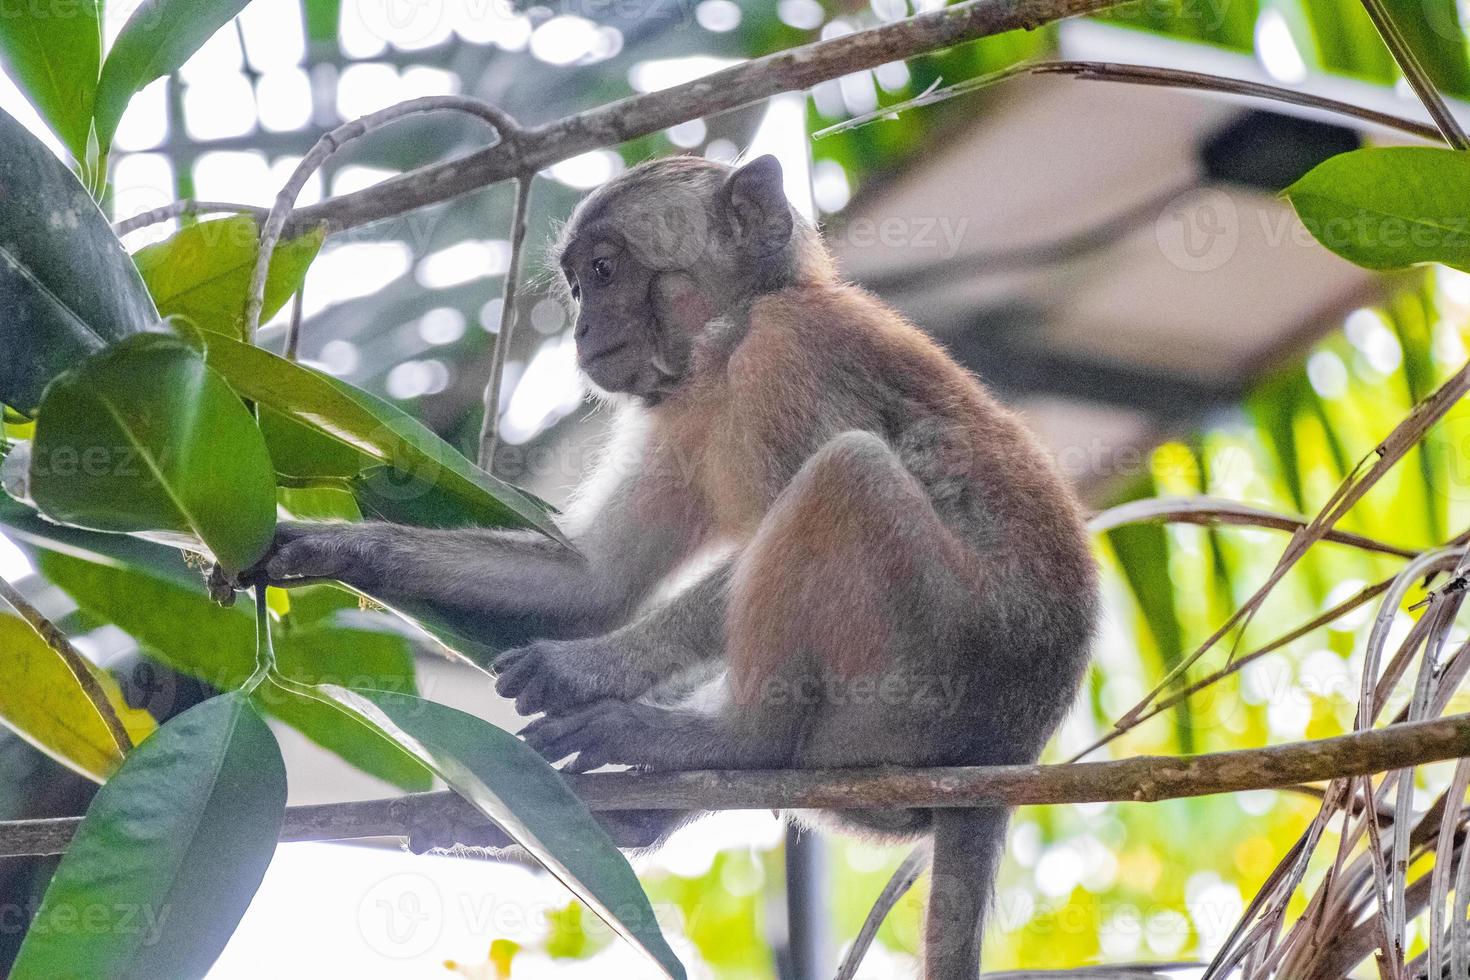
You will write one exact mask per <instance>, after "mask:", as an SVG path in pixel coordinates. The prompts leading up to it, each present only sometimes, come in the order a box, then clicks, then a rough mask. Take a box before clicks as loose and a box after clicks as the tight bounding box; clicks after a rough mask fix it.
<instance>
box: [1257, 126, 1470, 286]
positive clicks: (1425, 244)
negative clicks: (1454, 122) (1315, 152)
mask: <svg viewBox="0 0 1470 980" xmlns="http://www.w3.org/2000/svg"><path fill="white" fill-rule="evenodd" d="M1285 193H1286V196H1287V197H1288V198H1289V199H1290V200H1291V203H1292V206H1293V207H1295V208H1296V211H1297V214H1298V215H1299V216H1300V217H1301V219H1302V223H1303V224H1304V225H1306V227H1307V230H1308V231H1310V232H1311V233H1312V236H1313V237H1314V238H1316V239H1317V241H1319V242H1321V243H1322V244H1323V245H1324V246H1326V247H1327V248H1328V249H1330V250H1332V251H1333V252H1336V253H1337V254H1338V255H1341V256H1342V257H1343V258H1345V259H1347V260H1348V261H1350V262H1354V263H1357V264H1358V265H1361V266H1365V267H1367V268H1369V269H1403V268H1407V267H1409V266H1411V265H1418V264H1421V263H1425V262H1442V263H1444V264H1445V265H1448V266H1452V267H1454V268H1456V269H1460V270H1462V271H1470V154H1465V153H1460V152H1458V151H1456V150H1446V149H1439V148H1436V147H1428V146H1394V147H1370V148H1367V149H1362V150H1353V151H1352V152H1350V153H1342V154H1339V155H1337V156H1335V157H1331V158H1329V159H1327V160H1324V161H1323V162H1322V163H1320V164H1318V165H1317V166H1316V167H1313V168H1312V170H1311V171H1310V172H1309V173H1308V174H1307V175H1306V176H1305V177H1303V178H1302V179H1301V180H1299V181H1297V182H1296V183H1295V184H1292V185H1291V186H1290V187H1288V188H1287V189H1286V191H1285Z"/></svg>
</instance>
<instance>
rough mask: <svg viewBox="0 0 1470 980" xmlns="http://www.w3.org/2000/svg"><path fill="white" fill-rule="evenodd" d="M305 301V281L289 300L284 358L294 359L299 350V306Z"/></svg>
mask: <svg viewBox="0 0 1470 980" xmlns="http://www.w3.org/2000/svg"><path fill="white" fill-rule="evenodd" d="M305 301H306V283H304V282H303V283H302V284H301V288H300V289H298V290H296V295H295V297H294V298H293V299H292V300H291V324H290V325H289V326H288V327H286V350H285V355H286V360H288V361H294V360H296V358H297V356H298V355H299V354H300V352H301V307H302V306H303V305H304V304H305Z"/></svg>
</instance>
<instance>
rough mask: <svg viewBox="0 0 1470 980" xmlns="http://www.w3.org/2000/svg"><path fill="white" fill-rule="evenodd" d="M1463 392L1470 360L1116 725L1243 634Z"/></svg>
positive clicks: (1469, 388) (1363, 463) (1469, 383)
mask: <svg viewBox="0 0 1470 980" xmlns="http://www.w3.org/2000/svg"><path fill="white" fill-rule="evenodd" d="M1467 392H1470V361H1466V362H1465V363H1464V364H1463V365H1462V366H1461V367H1460V369H1459V370H1458V371H1456V372H1455V373H1454V374H1452V375H1451V376H1450V377H1448V378H1446V379H1445V381H1444V382H1443V383H1442V384H1441V385H1440V386H1439V387H1438V388H1436V389H1435V390H1434V391H1433V393H1431V394H1430V395H1429V396H1428V397H1427V398H1425V399H1424V400H1423V401H1421V402H1419V403H1418V404H1417V405H1415V406H1414V408H1413V410H1411V411H1410V412H1409V414H1408V415H1407V416H1406V417H1405V418H1404V419H1403V420H1402V421H1400V422H1399V423H1398V425H1396V426H1394V428H1393V431H1392V432H1390V433H1389V434H1388V435H1387V436H1386V437H1384V439H1383V441H1382V442H1380V443H1379V444H1378V445H1377V446H1376V447H1374V450H1373V452H1372V453H1371V454H1369V455H1368V456H1366V457H1364V458H1363V459H1362V460H1360V461H1359V463H1358V465H1357V466H1356V467H1354V468H1353V471H1352V472H1351V473H1349V474H1348V475H1347V477H1346V478H1344V479H1343V481H1342V483H1341V484H1339V485H1338V487H1337V489H1336V490H1334V491H1333V493H1332V495H1331V497H1329V498H1328V500H1327V502H1326V503H1325V504H1324V505H1323V506H1322V509H1321V510H1320V511H1318V512H1317V516H1315V517H1313V518H1312V522H1311V523H1310V524H1309V525H1307V526H1306V527H1305V528H1303V529H1302V530H1300V531H1298V532H1297V533H1296V534H1294V535H1292V538H1291V541H1290V542H1288V543H1287V546H1286V548H1285V549H1284V550H1283V551H1282V553H1281V557H1280V558H1279V559H1278V560H1277V562H1276V567H1275V568H1274V569H1272V571H1271V574H1270V575H1269V576H1267V578H1266V581H1265V582H1263V583H1262V584H1261V585H1260V586H1259V587H1258V588H1257V589H1256V591H1255V592H1253V593H1252V594H1251V596H1250V598H1248V599H1246V600H1245V602H1243V603H1241V605H1240V606H1239V607H1238V608H1237V609H1236V610H1235V611H1234V612H1233V613H1231V614H1230V616H1229V617H1227V618H1226V620H1225V622H1223V623H1221V624H1220V626H1219V627H1217V628H1216V630H1215V631H1214V632H1213V633H1211V634H1210V635H1209V636H1208V637H1206V638H1205V641H1204V642H1203V643H1201V644H1200V645H1199V646H1198V647H1196V648H1195V649H1194V650H1193V652H1191V653H1189V654H1188V655H1186V656H1184V657H1181V658H1180V659H1179V661H1178V663H1176V664H1175V665H1174V667H1173V668H1172V669H1171V670H1170V671H1169V673H1168V674H1167V675H1166V676H1165V677H1164V679H1163V680H1161V681H1159V682H1158V683H1157V684H1155V685H1154V687H1153V689H1152V690H1150V691H1149V692H1148V694H1146V695H1144V697H1143V698H1142V699H1141V700H1139V702H1138V703H1137V704H1135V705H1134V706H1133V707H1132V708H1130V709H1129V710H1128V711H1127V712H1126V713H1125V714H1124V715H1123V717H1122V718H1121V719H1119V721H1118V723H1117V724H1118V725H1119V726H1122V725H1127V724H1129V723H1130V722H1132V721H1134V720H1136V719H1137V718H1138V716H1139V715H1141V714H1143V713H1144V712H1145V711H1147V710H1148V708H1149V706H1150V705H1152V704H1153V703H1154V701H1156V700H1157V699H1158V697H1159V696H1160V695H1161V694H1162V693H1163V692H1164V691H1165V690H1167V689H1168V688H1169V687H1170V686H1171V685H1173V684H1174V683H1175V682H1176V681H1177V680H1179V678H1180V677H1183V676H1184V675H1185V673H1186V672H1187V671H1188V670H1189V668H1190V667H1192V666H1194V664H1195V663H1196V662H1197V661H1198V660H1199V659H1200V658H1201V657H1203V656H1204V655H1205V654H1206V653H1208V652H1209V651H1210V650H1212V649H1214V647H1215V645H1216V644H1217V643H1219V642H1220V640H1222V639H1224V637H1225V636H1226V635H1227V634H1229V633H1230V632H1231V631H1232V630H1234V629H1236V628H1237V627H1240V628H1241V629H1242V632H1243V631H1244V627H1245V626H1247V625H1249V623H1250V621H1251V619H1252V617H1254V615H1255V613H1256V610H1258V609H1259V608H1260V607H1261V605H1262V604H1263V603H1264V602H1265V601H1266V598H1267V597H1268V596H1269V595H1270V594H1271V593H1272V591H1273V590H1274V589H1275V588H1276V585H1277V583H1279V582H1280V581H1281V580H1282V579H1283V578H1285V577H1286V573H1287V572H1289V571H1291V569H1292V568H1294V567H1295V566H1296V563H1297V562H1298V561H1299V560H1301V558H1302V556H1303V555H1305V554H1306V553H1307V551H1308V550H1309V549H1310V548H1311V547H1312V545H1314V544H1316V543H1317V542H1318V541H1320V540H1322V538H1323V537H1324V536H1325V535H1326V534H1327V532H1328V531H1331V530H1332V529H1333V528H1334V527H1336V526H1337V523H1338V522H1339V521H1341V520H1342V519H1343V517H1344V516H1345V515H1346V514H1347V512H1348V511H1349V510H1351V509H1352V507H1353V505H1354V504H1356V503H1357V502H1358V501H1359V500H1360V499H1362V497H1363V495H1364V494H1366V493H1367V492H1368V491H1369V490H1371V489H1372V488H1373V487H1374V486H1375V485H1376V484H1377V483H1378V481H1379V480H1380V479H1382V478H1383V476H1384V475H1385V474H1386V473H1388V472H1389V471H1390V470H1392V469H1393V468H1394V467H1395V466H1397V465H1398V463H1399V461H1400V460H1402V459H1403V458H1404V456H1405V455H1406V454H1407V453H1408V452H1409V450H1410V449H1412V448H1414V447H1415V446H1417V445H1419V443H1420V441H1421V440H1422V439H1423V437H1424V433H1425V432H1427V431H1428V430H1429V428H1430V427H1431V426H1433V425H1434V424H1435V423H1436V422H1438V421H1439V420H1440V419H1442V418H1444V416H1445V414H1446V413H1447V412H1449V410H1450V409H1451V408H1453V407H1454V406H1455V405H1457V404H1458V403H1459V401H1460V399H1461V398H1462V397H1464V395H1465V394H1466V393H1467Z"/></svg>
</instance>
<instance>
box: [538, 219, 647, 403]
mask: <svg viewBox="0 0 1470 980" xmlns="http://www.w3.org/2000/svg"><path fill="white" fill-rule="evenodd" d="M561 269H562V274H563V275H564V276H565V277H566V282H567V287H568V289H570V290H571V296H572V301H573V302H574V303H575V304H576V307H577V325H576V331H575V336H576V339H577V365H578V366H579V367H580V368H581V369H582V370H583V371H584V372H585V373H586V375H587V376H588V377H589V378H591V379H592V381H593V383H594V384H596V385H597V386H598V387H599V388H602V389H603V390H604V391H616V392H627V393H630V394H636V395H646V394H648V393H649V391H648V390H646V389H648V388H649V387H650V386H651V385H654V384H656V383H657V382H658V380H659V378H658V375H659V372H658V371H657V369H656V368H655V367H654V366H653V364H654V361H655V360H657V359H658V355H659V350H660V348H659V324H658V322H657V320H656V318H655V316H654V313H653V308H652V303H651V301H650V294H651V291H652V288H653V283H654V278H655V276H656V275H657V270H655V269H653V268H651V267H650V266H648V265H646V264H645V263H644V262H642V261H640V260H639V258H638V256H637V254H636V252H635V251H634V250H633V249H632V248H630V247H629V245H628V243H627V241H626V240H625V239H624V236H623V235H622V234H621V233H620V232H619V231H618V230H617V229H616V228H614V227H613V226H612V225H611V223H609V222H592V223H590V224H589V225H587V226H585V227H581V228H578V229H577V231H576V233H575V235H574V236H573V237H572V238H571V240H570V241H569V242H568V243H567V245H566V248H565V249H564V250H563V251H562V254H561Z"/></svg>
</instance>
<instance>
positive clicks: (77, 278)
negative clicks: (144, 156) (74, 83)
mask: <svg viewBox="0 0 1470 980" xmlns="http://www.w3.org/2000/svg"><path fill="white" fill-rule="evenodd" d="M0 20H4V18H0ZM0 310H3V311H4V315H3V316H0V351H3V352H4V356H3V357H0V401H3V402H5V403H6V404H8V405H10V406H11V407H13V408H16V409H19V410H20V411H22V412H24V413H25V414H27V415H34V414H35V409H36V406H37V405H38V404H40V401H41V392H42V391H44V390H45V388H46V385H47V383H49V382H50V381H51V379H52V378H54V377H56V376H57V375H58V374H60V373H61V372H63V371H65V370H67V369H68V368H72V367H75V366H76V365H77V364H79V363H81V362H82V361H83V360H84V359H85V358H86V357H87V356H88V355H90V354H92V353H95V352H96V351H99V350H101V349H102V348H103V347H106V346H107V345H108V344H111V343H113V342H115V341H117V340H119V339H121V338H122V337H126V336H127V335H128V334H132V333H137V332H138V331H141V330H145V329H147V328H148V327H150V326H152V325H153V324H155V323H157V322H158V313H157V311H156V310H154V308H153V301H152V300H151V299H149V298H148V290H146V289H145V288H144V287H143V280H142V279H140V278H139V277H138V270H137V269H136V268H135V267H134V266H133V262H132V260H131V259H129V258H128V254H127V252H125V251H123V247H122V245H121V244H120V243H119V242H118V240H117V236H116V235H114V234H113V233H112V229H111V227H109V226H108V224H107V219H106V218H104V217H103V216H102V212H100V211H98V210H97V205H96V204H95V203H94V202H93V201H92V198H91V196H90V195H88V194H87V191H86V189H85V188H83V187H82V185H81V184H79V183H77V179H76V178H75V177H74V176H72V174H71V171H69V170H67V169H66V167H65V166H64V165H63V164H62V162H61V161H60V160H58V159H56V157H55V156H54V155H53V154H52V153H51V151H50V150H48V149H46V147H44V146H42V145H41V143H40V142H39V141H38V140H37V139H36V138H35V137H34V136H32V135H31V134H30V133H29V132H27V131H26V129H25V127H24V126H22V125H21V124H20V123H18V122H16V121H15V120H14V119H12V118H11V117H10V116H8V115H6V114H5V113H3V112H0Z"/></svg>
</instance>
